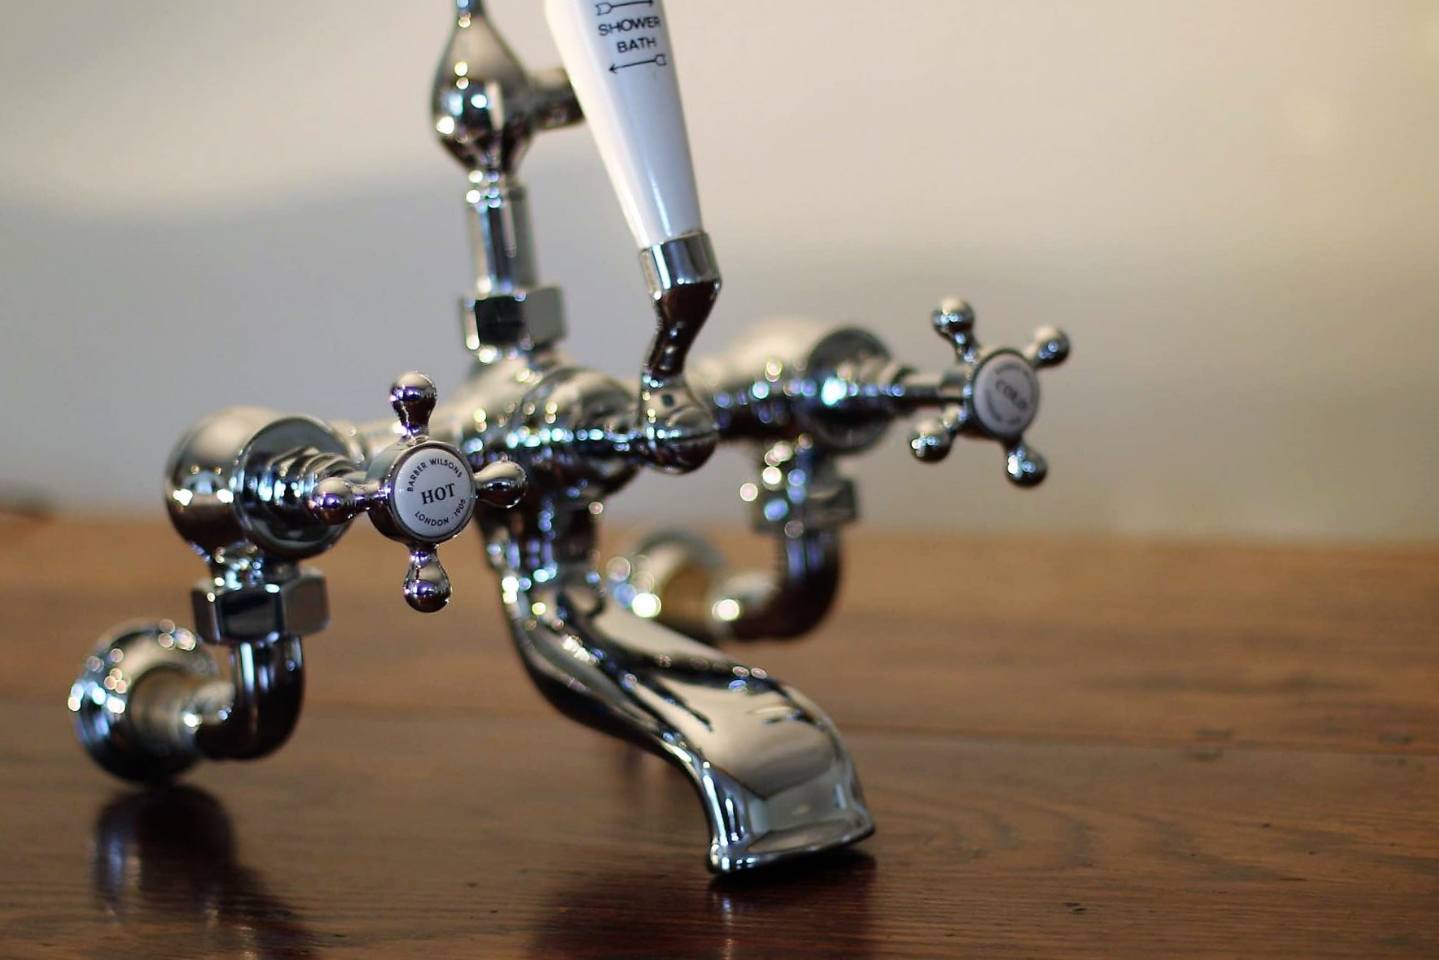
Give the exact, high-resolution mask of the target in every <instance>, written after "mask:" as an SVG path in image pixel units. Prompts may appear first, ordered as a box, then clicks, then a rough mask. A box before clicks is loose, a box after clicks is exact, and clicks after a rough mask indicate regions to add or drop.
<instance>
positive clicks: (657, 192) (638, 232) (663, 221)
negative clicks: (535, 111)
mask: <svg viewBox="0 0 1439 960" xmlns="http://www.w3.org/2000/svg"><path fill="white" fill-rule="evenodd" d="M545 15H546V16H547V17H548V19H549V23H550V30H551V32H552V33H553V34H554V36H555V42H556V43H557V44H558V46H559V49H560V56H561V57H562V58H563V60H564V64H565V69H566V70H567V71H568V72H569V77H570V83H571V84H573V85H574V89H575V94H576V95H577V96H578V98H579V102H580V106H581V107H582V108H583V109H584V114H585V119H586V120H587V121H588V123H589V125H590V128H591V129H592V130H594V134H595V140H596V141H597V142H598V144H599V149H600V156H601V158H602V159H603V160H604V163H605V168H606V170H608V172H609V175H610V180H611V181H612V182H613V183H614V188H615V192H616V193H617V194H619V198H620V204H621V206H622V207H623V208H624V212H625V218H626V219H627V220H628V221H629V225H630V231H631V232H632V233H633V234H634V237H635V243H636V244H637V245H638V246H639V248H640V249H642V250H643V249H648V248H650V247H655V246H658V245H660V244H662V243H664V242H665V241H667V240H674V239H675V238H677V237H681V236H684V235H686V234H692V233H697V232H700V231H701V230H703V225H702V223H701V221H700V207H699V197H698V194H697V192H696V190H695V176H694V165H693V163H692V162H691V160H690V147H689V137H688V136H687V135H686V133H685V117H684V109H683V107H682V105H681V103H680V91H679V83H678V82H677V81H676V79H675V67H674V54H673V52H672V49H671V47H670V36H669V27H668V24H667V20H668V18H667V16H666V14H665V9H664V4H663V3H662V2H661V0H629V2H622V0H615V2H610V3H597V2H595V0H545Z"/></svg>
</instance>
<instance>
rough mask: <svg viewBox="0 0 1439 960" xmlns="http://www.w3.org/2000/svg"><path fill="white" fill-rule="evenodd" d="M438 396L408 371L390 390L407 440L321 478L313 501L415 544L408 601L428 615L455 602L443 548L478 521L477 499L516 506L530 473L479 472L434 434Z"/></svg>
mask: <svg viewBox="0 0 1439 960" xmlns="http://www.w3.org/2000/svg"><path fill="white" fill-rule="evenodd" d="M437 398H438V395H437V392H436V390H435V385H434V384H433V383H432V382H431V381H430V379H429V378H428V377H426V376H425V375H424V374H421V373H413V372H412V373H406V374H403V375H401V376H400V377H399V378H398V379H397V380H395V383H394V385H393V386H392V387H391V388H390V406H391V407H392V408H393V409H394V411H395V416H396V417H397V418H398V419H399V421H400V430H401V436H400V439H398V440H396V441H395V442H394V443H392V444H391V445H390V446H388V447H385V448H384V449H383V450H379V451H377V452H376V453H375V454H374V455H373V456H372V457H371V458H370V462H369V468H368V469H367V470H365V471H360V470H353V471H348V472H343V473H338V474H334V475H331V476H328V477H325V478H323V479H321V480H319V482H317V483H316V484H315V486H314V489H313V491H312V492H311V494H310V495H309V497H308V498H307V499H306V503H305V506H306V508H307V509H308V510H309V512H310V513H311V514H312V515H313V516H315V517H317V518H318V519H319V520H321V521H323V522H325V523H329V524H335V525H340V524H345V523H349V522H350V521H351V520H353V519H354V518H355V517H357V516H359V515H360V514H361V513H365V514H368V515H369V517H370V522H371V523H373V524H374V525H375V529H377V530H379V531H380V533H382V534H383V535H385V536H386V537H388V538H390V539H391V540H395V541H397V542H399V543H401V544H404V545H405V546H406V547H408V548H409V551H410V563H409V569H408V571H407V572H406V574H405V584H404V593H405V600H406V602H408V603H409V605H410V606H411V607H413V608H414V609H416V610H418V611H420V612H421V613H433V612H435V611H436V610H439V609H441V608H442V607H444V606H445V604H446V603H448V602H449V599H450V593H451V589H450V578H449V575H448V574H447V573H446V572H445V568H444V566H443V565H441V563H440V556H439V550H438V547H439V545H440V544H442V543H444V542H445V541H447V540H452V539H454V537H456V536H457V535H459V533H460V531H461V530H463V529H464V528H465V526H466V524H468V523H469V522H470V519H471V517H473V516H474V512H475V502H476V501H477V500H478V501H480V502H482V503H485V504H487V505H489V506H493V507H500V508H509V507H513V506H514V505H515V504H517V503H519V501H520V498H521V497H523V496H524V492H525V475H524V471H522V470H521V469H520V468H519V467H518V466H516V465H515V464H513V463H508V462H496V463H491V464H488V465H486V466H485V467H484V468H482V469H481V470H480V471H479V473H478V474H476V473H475V472H474V471H473V470H472V469H471V468H470V463H469V461H468V460H467V459H466V458H465V456H464V454H462V453H461V452H460V451H459V450H457V449H456V448H455V447H452V446H451V445H449V444H448V443H444V442H442V441H439V440H434V439H432V438H430V436H429V423H430V415H431V414H432V413H433V412H434V409H435V403H436V400H437Z"/></svg>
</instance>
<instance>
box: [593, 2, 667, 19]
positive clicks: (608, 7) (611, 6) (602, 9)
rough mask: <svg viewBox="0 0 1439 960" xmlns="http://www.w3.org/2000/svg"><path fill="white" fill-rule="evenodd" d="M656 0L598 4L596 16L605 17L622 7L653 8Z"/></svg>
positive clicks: (596, 5)
mask: <svg viewBox="0 0 1439 960" xmlns="http://www.w3.org/2000/svg"><path fill="white" fill-rule="evenodd" d="M654 5H655V0H625V2H624V3H597V4H595V15H596V16H600V17H603V16H604V15H605V14H607V13H609V12H610V11H612V10H618V9H619V8H620V7H653V6H654Z"/></svg>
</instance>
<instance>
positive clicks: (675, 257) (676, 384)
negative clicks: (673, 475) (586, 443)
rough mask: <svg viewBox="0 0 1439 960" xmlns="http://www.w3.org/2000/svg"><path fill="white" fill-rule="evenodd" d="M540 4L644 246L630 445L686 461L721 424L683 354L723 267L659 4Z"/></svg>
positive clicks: (703, 450)
mask: <svg viewBox="0 0 1439 960" xmlns="http://www.w3.org/2000/svg"><path fill="white" fill-rule="evenodd" d="M545 14H546V16H547V17H548V18H549V22H550V30H551V31H552V32H553V33H554V35H555V41H556V43H557V44H558V45H559V48H560V56H561V57H562V58H563V59H564V62H565V68H566V70H568V72H569V75H570V83H571V84H572V85H573V86H574V89H575V94H576V96H577V97H578V99H579V101H580V106H581V108H582V109H583V110H584V114H585V119H586V120H587V121H588V122H589V124H590V127H591V129H593V130H594V134H595V140H596V141H597V142H598V144H599V149H600V157H601V158H602V159H603V160H604V163H605V169H606V170H607V171H608V172H609V176H610V180H611V182H612V183H613V184H614V188H615V192H616V193H617V194H618V195H619V199H620V205H621V206H622V207H623V208H624V212H625V218H626V219H627V220H628V221H629V225H630V231H631V232H632V233H633V234H634V237H635V243H636V244H637V245H638V246H639V248H640V262H641V265H642V267H643V269H644V273H645V279H646V281H647V282H648V283H649V288H650V294H651V296H652V298H653V300H654V305H655V313H656V315H657V318H658V330H657V331H656V334H655V341H654V344H653V346H652V347H651V349H650V353H649V356H648V357H647V358H646V360H645V364H644V367H643V369H642V371H641V378H640V381H641V382H640V413H641V424H640V428H641V429H640V435H639V436H637V437H636V440H635V452H636V453H637V454H638V455H639V456H640V457H641V459H643V460H645V461H647V462H649V463H651V464H653V465H655V466H658V467H660V468H662V469H665V470H671V471H676V472H679V471H687V470H693V469H695V468H696V467H698V466H700V465H701V464H703V463H704V462H705V461H706V460H707V459H709V455H710V454H711V453H712V452H713V451H714V447H715V443H716V440H717V435H716V432H715V426H714V420H713V418H712V417H711V416H710V414H709V411H708V410H707V409H706V408H705V407H704V406H703V405H702V404H700V403H699V402H698V401H697V400H696V399H695V398H694V396H693V395H692V394H691V393H690V390H689V387H688V386H687V385H686V384H685V380H684V364H685V357H686V356H687V354H688V353H689V349H690V346H691V345H692V344H693V343H694V340H695V337H696V336H697V335H698V334H699V331H700V328H701V327H703V326H704V322H705V320H706V319H708V317H709V314H710V311H711V309H713V307H714V301H715V298H716V297H717V296H718V295H719V288H720V274H719V268H718V267H717V266H716V264H715V258H714V251H713V249H712V248H711V247H710V242H709V237H708V235H706V234H705V232H704V226H703V224H702V222H701V220H700V208H699V196H698V193H697V191H696V190H695V177H694V165H693V163H692V161H691V160H690V148H689V137H688V136H687V135H686V133H685V118H684V108H683V106H682V105H681V104H680V94H679V83H678V81H677V80H676V78H675V69H674V53H673V50H672V48H671V46H670V36H669V29H668V25H667V17H666V15H665V9H664V4H663V2H662V0H627V2H626V0H613V2H609V3H600V2H595V0H545Z"/></svg>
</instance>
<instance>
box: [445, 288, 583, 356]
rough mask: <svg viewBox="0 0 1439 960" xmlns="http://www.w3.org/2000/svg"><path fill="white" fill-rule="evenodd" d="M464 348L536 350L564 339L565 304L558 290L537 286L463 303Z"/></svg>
mask: <svg viewBox="0 0 1439 960" xmlns="http://www.w3.org/2000/svg"><path fill="white" fill-rule="evenodd" d="M461 315H462V320H463V321H464V330H465V349H466V350H469V351H471V352H478V351H479V350H481V349H483V348H485V347H492V348H493V347H498V348H502V349H503V348H512V347H518V348H519V349H521V350H533V349H534V348H535V347H543V346H545V345H546V344H551V343H554V342H555V341H557V340H560V339H563V338H564V335H565V310H564V302H563V300H562V299H561V297H560V288H559V287H536V288H535V289H533V290H516V291H515V292H513V293H496V294H492V295H490V296H488V297H479V298H477V299H470V300H465V301H463V304H462V309H461Z"/></svg>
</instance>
